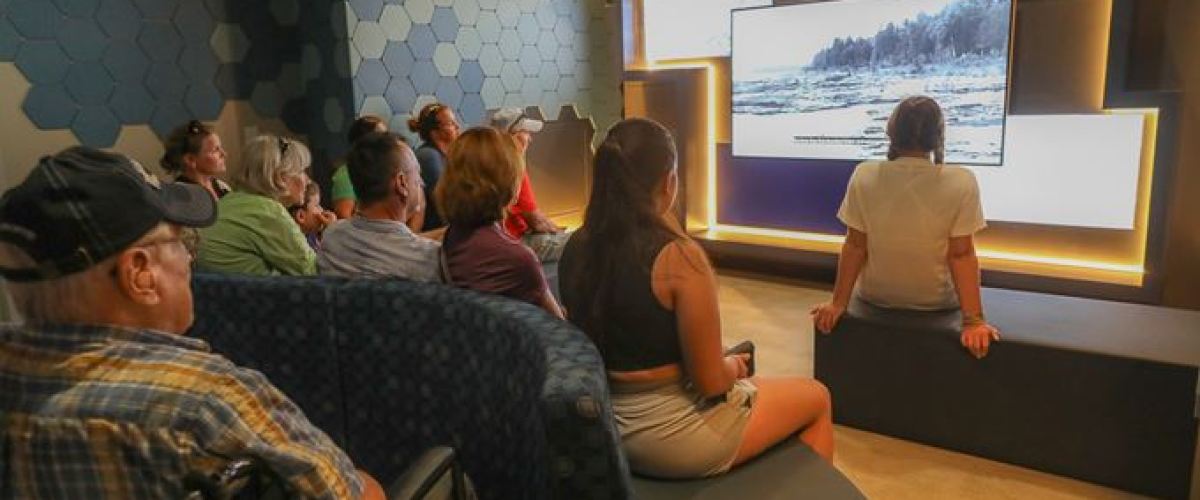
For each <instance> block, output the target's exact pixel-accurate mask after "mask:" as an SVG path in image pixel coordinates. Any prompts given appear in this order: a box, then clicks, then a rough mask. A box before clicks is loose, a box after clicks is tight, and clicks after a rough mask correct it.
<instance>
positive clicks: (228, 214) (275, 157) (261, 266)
mask: <svg viewBox="0 0 1200 500" xmlns="http://www.w3.org/2000/svg"><path fill="white" fill-rule="evenodd" d="M311 162H312V156H311V154H310V153H309V151H308V148H307V147H305V146H304V144H302V143H300V142H299V141H294V140H292V139H287V138H284V137H277V136H273V135H264V136H259V137H257V138H255V139H254V140H252V141H250V143H249V144H247V145H246V147H245V149H244V151H243V155H242V168H241V169H239V170H238V171H237V172H235V175H234V176H233V179H232V180H233V192H231V193H229V194H228V195H226V196H225V197H224V198H221V200H220V201H219V202H218V203H217V222H216V223H215V224H213V225H212V226H211V227H208V228H206V229H204V230H202V231H201V232H200V237H201V240H200V248H199V251H198V254H197V256H196V267H197V268H198V269H200V270H204V271H215V272H223V273H232V274H252V275H265V276H270V275H312V274H316V273H317V264H316V262H317V260H316V259H317V257H316V254H315V253H314V252H313V250H312V248H311V247H309V246H308V242H307V241H306V240H305V238H304V234H303V233H301V232H300V227H299V226H297V225H296V221H295V220H293V219H292V216H291V214H289V213H288V211H287V208H286V207H290V206H293V205H297V204H301V203H303V202H304V189H305V186H307V185H308V183H309V178H308V173H307V170H308V167H309V166H310V164H311Z"/></svg>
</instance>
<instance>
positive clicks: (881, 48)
mask: <svg viewBox="0 0 1200 500" xmlns="http://www.w3.org/2000/svg"><path fill="white" fill-rule="evenodd" d="M1009 6H1010V3H1009V0H961V1H959V2H956V3H953V4H951V5H948V6H947V7H946V8H945V9H942V11H941V12H939V13H937V14H935V15H932V16H930V15H928V14H924V13H922V14H921V15H919V16H917V18H916V19H909V20H906V21H904V23H903V24H900V25H896V24H895V23H888V25H887V26H885V27H884V28H883V29H881V30H879V32H878V33H876V34H875V36H873V37H868V38H851V37H846V38H837V39H834V41H833V44H831V45H830V46H829V47H826V48H824V49H822V50H821V51H820V52H817V54H816V55H815V56H813V60H812V63H811V65H810V66H809V67H810V68H813V69H822V70H823V69H845V68H863V67H877V66H897V65H904V64H912V65H916V66H921V65H924V64H936V63H939V62H945V61H949V60H952V59H957V58H959V57H961V56H965V55H981V56H995V55H1001V54H1005V53H1006V52H1007V51H1008V24H1009Z"/></svg>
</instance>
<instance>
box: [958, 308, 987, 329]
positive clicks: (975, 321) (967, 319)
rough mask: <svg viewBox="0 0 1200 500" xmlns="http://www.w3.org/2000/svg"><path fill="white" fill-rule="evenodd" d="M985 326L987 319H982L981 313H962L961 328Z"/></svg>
mask: <svg viewBox="0 0 1200 500" xmlns="http://www.w3.org/2000/svg"><path fill="white" fill-rule="evenodd" d="M986 324H987V318H984V317H983V313H982V312H979V313H968V312H964V313H962V326H964V327H971V326H979V325H986Z"/></svg>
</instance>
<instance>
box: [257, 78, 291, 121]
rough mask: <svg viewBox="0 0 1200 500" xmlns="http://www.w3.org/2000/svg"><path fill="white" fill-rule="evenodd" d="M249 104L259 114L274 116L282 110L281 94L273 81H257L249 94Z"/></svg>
mask: <svg viewBox="0 0 1200 500" xmlns="http://www.w3.org/2000/svg"><path fill="white" fill-rule="evenodd" d="M250 104H252V105H253V106H254V110H255V111H258V114H259V115H262V116H268V117H274V116H279V113H280V112H282V111H283V95H282V94H280V93H279V86H278V85H276V84H275V82H258V85H255V86H254V92H253V93H251V94H250Z"/></svg>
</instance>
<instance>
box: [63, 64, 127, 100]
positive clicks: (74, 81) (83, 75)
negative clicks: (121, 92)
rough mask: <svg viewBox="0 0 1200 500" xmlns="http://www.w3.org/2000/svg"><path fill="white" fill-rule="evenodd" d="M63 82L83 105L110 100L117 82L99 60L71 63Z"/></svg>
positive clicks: (68, 90) (73, 96)
mask: <svg viewBox="0 0 1200 500" xmlns="http://www.w3.org/2000/svg"><path fill="white" fill-rule="evenodd" d="M63 83H64V84H65V85H66V87H67V92H68V93H70V94H71V97H72V98H73V99H74V100H75V102H76V103H77V104H79V105H82V106H98V105H102V104H104V103H106V102H108V96H109V95H111V94H112V91H113V87H115V86H116V82H114V81H113V79H112V77H111V76H109V75H108V70H106V69H104V65H103V64H101V63H100V62H99V61H90V62H79V63H75V64H72V65H71V69H70V70H69V71H67V76H66V79H65V80H63Z"/></svg>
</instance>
